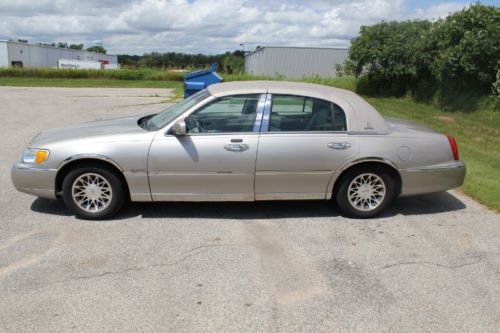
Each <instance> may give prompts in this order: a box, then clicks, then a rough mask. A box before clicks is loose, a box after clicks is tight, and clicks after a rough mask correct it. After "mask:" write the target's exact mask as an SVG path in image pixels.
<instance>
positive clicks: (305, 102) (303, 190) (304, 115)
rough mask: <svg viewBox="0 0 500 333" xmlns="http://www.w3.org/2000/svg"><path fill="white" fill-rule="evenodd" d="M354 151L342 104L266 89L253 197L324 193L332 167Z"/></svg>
mask: <svg viewBox="0 0 500 333" xmlns="http://www.w3.org/2000/svg"><path fill="white" fill-rule="evenodd" d="M357 152H358V139H357V136H351V135H349V134H348V132H347V122H346V115H345V113H344V111H343V110H342V108H340V106H338V105H336V104H334V103H331V102H329V101H324V100H321V99H315V98H310V97H305V96H292V95H271V94H268V100H267V101H266V110H265V112H264V118H263V124H262V129H261V135H260V139H259V150H258V153H257V164H256V174H255V199H256V200H280V199H324V198H325V196H326V192H327V187H328V183H329V181H330V179H331V177H332V175H333V172H334V171H335V170H336V169H338V168H339V167H340V166H341V165H342V164H343V163H344V162H345V161H347V160H349V159H351V158H353V157H354V156H355V155H356V154H357Z"/></svg>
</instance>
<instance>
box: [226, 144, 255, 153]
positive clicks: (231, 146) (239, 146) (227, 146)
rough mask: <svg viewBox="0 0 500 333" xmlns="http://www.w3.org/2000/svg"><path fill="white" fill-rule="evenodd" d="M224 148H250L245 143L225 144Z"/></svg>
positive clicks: (235, 149) (238, 149)
mask: <svg viewBox="0 0 500 333" xmlns="http://www.w3.org/2000/svg"><path fill="white" fill-rule="evenodd" d="M224 149H225V150H228V151H245V150H248V149H250V146H249V145H246V144H227V145H225V146H224Z"/></svg>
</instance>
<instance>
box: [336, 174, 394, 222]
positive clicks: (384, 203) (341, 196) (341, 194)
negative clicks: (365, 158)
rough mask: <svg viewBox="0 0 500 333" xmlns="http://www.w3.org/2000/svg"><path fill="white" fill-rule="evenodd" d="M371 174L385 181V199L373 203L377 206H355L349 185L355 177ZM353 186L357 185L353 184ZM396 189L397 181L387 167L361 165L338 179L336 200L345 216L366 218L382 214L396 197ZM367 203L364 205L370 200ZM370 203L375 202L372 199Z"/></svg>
mask: <svg viewBox="0 0 500 333" xmlns="http://www.w3.org/2000/svg"><path fill="white" fill-rule="evenodd" d="M369 174H373V175H376V176H378V177H379V179H380V180H381V181H382V182H383V185H384V186H385V195H384V196H383V199H380V200H379V203H377V205H375V204H374V205H373V206H375V207H374V208H369V207H365V209H366V210H363V209H359V208H358V207H356V206H354V204H353V203H352V202H351V200H349V193H348V191H349V186H350V185H351V183H352V182H353V180H354V179H357V178H358V177H361V176H362V175H369ZM365 177H368V176H365ZM358 179H359V178H358ZM373 179H375V180H377V179H376V177H373ZM353 186H355V185H354V184H353ZM395 190H396V181H395V180H394V179H393V177H391V174H390V173H389V172H388V171H386V169H384V168H382V167H374V166H360V167H357V168H353V169H351V170H349V171H347V173H345V174H344V175H342V176H341V178H340V179H339V181H338V186H336V192H335V200H336V202H337V205H338V207H339V209H340V211H341V212H342V213H343V215H344V216H347V217H353V218H361V219H365V218H370V217H374V216H376V215H378V214H380V212H382V211H383V210H384V209H386V208H387V207H388V206H389V205H390V204H391V202H392V200H393V199H394V196H395ZM354 192H355V191H354ZM352 201H354V199H352ZM365 203H366V205H364V206H368V202H367V201H365ZM370 204H373V202H371V201H370Z"/></svg>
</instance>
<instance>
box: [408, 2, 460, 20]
mask: <svg viewBox="0 0 500 333" xmlns="http://www.w3.org/2000/svg"><path fill="white" fill-rule="evenodd" d="M464 7H465V5H464V4H463V3H461V2H447V3H441V4H437V5H433V6H430V7H429V8H419V9H417V10H416V11H415V12H414V13H413V15H412V16H414V17H416V18H420V19H428V20H434V19H439V18H445V17H446V16H448V15H449V14H450V13H453V12H456V11H459V10H462V9H463V8H464Z"/></svg>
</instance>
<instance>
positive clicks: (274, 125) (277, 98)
mask: <svg viewBox="0 0 500 333" xmlns="http://www.w3.org/2000/svg"><path fill="white" fill-rule="evenodd" d="M346 130H347V124H346V117H345V113H344V111H343V110H342V109H341V108H340V106H338V105H336V104H334V103H331V102H328V101H324V100H321V99H317V98H310V97H301V96H285V95H273V98H272V104H271V118H270V124H269V131H270V132H287V131H288V132H296V131H305V132H308V131H328V132H331V131H339V132H342V131H346Z"/></svg>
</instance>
